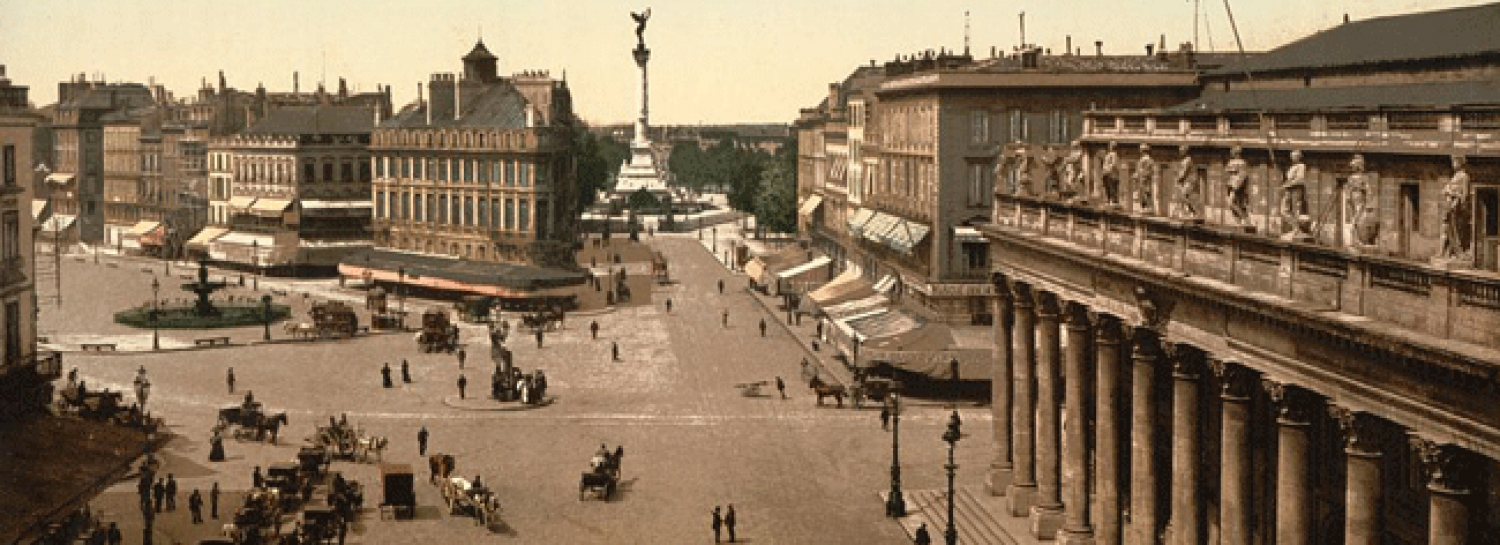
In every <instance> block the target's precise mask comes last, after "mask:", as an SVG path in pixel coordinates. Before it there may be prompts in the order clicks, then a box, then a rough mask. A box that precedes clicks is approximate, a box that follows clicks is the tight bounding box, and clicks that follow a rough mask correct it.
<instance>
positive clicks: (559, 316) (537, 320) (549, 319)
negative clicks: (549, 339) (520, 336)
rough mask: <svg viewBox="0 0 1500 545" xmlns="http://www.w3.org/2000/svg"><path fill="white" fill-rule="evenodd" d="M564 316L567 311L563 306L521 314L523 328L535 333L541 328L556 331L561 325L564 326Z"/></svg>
mask: <svg viewBox="0 0 1500 545" xmlns="http://www.w3.org/2000/svg"><path fill="white" fill-rule="evenodd" d="M564 316H566V313H565V311H563V309H562V308H561V307H551V308H545V309H540V310H533V311H530V312H526V313H524V314H521V329H523V330H525V331H526V332H528V333H535V332H536V331H537V330H539V329H540V330H544V331H556V330H557V329H558V328H559V327H562V322H563V317H564Z"/></svg>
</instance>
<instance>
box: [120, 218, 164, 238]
mask: <svg viewBox="0 0 1500 545" xmlns="http://www.w3.org/2000/svg"><path fill="white" fill-rule="evenodd" d="M160 226H161V222H156V221H141V222H136V224H135V226H133V227H131V228H130V230H129V231H126V232H125V236H127V237H139V236H141V235H144V234H146V233H149V232H151V231H153V230H155V229H156V228H157V227H160Z"/></svg>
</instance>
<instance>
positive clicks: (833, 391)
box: [807, 376, 848, 408]
mask: <svg viewBox="0 0 1500 545" xmlns="http://www.w3.org/2000/svg"><path fill="white" fill-rule="evenodd" d="M807 387H808V388H812V391H813V393H815V394H817V395H818V406H820V407H821V406H822V405H823V398H825V397H832V398H833V400H834V401H835V402H838V406H839V408H843V407H844V396H846V395H848V391H847V390H846V389H844V387H843V386H839V385H837V384H830V383H827V382H823V378H822V377H818V376H814V377H813V378H812V380H809V381H807Z"/></svg>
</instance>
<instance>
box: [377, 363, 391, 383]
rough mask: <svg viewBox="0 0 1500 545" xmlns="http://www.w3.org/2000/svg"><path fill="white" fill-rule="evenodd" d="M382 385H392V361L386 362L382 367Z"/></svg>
mask: <svg viewBox="0 0 1500 545" xmlns="http://www.w3.org/2000/svg"><path fill="white" fill-rule="evenodd" d="M380 385H381V386H384V387H386V388H390V387H391V386H392V385H391V362H385V364H384V365H382V366H381V367H380Z"/></svg>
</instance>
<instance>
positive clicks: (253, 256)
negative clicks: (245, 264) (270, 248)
mask: <svg viewBox="0 0 1500 545" xmlns="http://www.w3.org/2000/svg"><path fill="white" fill-rule="evenodd" d="M250 265H251V266H252V267H254V268H255V274H253V275H251V276H250V289H252V290H255V291H260V241H259V240H252V241H250Z"/></svg>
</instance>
